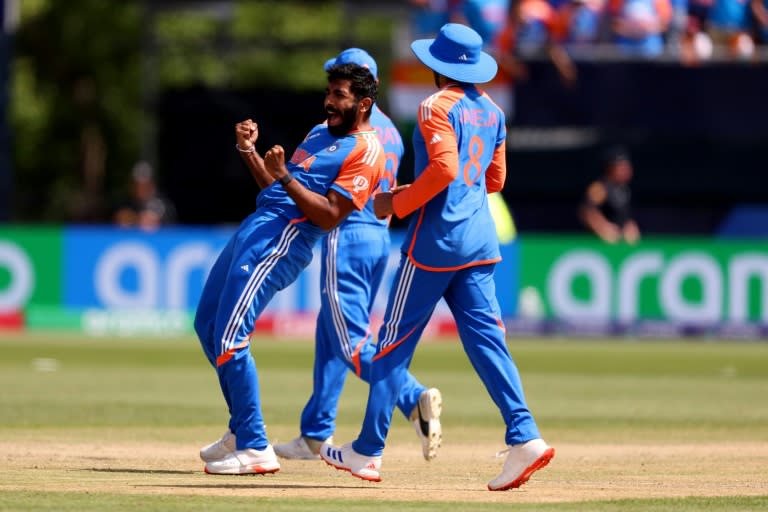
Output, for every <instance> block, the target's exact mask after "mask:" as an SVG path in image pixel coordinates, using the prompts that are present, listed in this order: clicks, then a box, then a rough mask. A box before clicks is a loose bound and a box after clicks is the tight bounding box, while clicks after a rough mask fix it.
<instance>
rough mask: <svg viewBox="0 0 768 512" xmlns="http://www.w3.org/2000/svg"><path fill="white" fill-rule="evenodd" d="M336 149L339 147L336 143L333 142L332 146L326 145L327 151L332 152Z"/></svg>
mask: <svg viewBox="0 0 768 512" xmlns="http://www.w3.org/2000/svg"><path fill="white" fill-rule="evenodd" d="M337 149H339V146H337V145H336V144H334V145H332V146H328V152H329V153H333V152H334V151H336V150H337Z"/></svg>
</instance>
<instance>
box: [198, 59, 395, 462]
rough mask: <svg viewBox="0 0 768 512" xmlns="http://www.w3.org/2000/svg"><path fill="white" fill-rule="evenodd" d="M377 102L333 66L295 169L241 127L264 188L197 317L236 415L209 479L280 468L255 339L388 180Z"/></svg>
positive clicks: (367, 75) (239, 135) (278, 150)
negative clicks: (335, 233)
mask: <svg viewBox="0 0 768 512" xmlns="http://www.w3.org/2000/svg"><path fill="white" fill-rule="evenodd" d="M376 95H377V84H376V81H375V79H374V77H373V75H372V74H371V72H370V71H369V70H367V69H365V68H363V67H361V66H357V65H354V64H344V65H340V66H333V67H331V68H330V69H329V70H328V88H327V90H326V94H325V110H326V113H327V116H328V117H327V121H326V123H323V124H320V125H317V126H315V127H314V128H313V129H312V130H311V131H310V132H309V134H308V135H307V136H306V138H305V139H304V141H303V142H302V143H301V144H300V145H299V147H298V148H297V149H296V151H295V152H294V153H293V156H292V157H291V158H290V161H288V162H286V161H285V154H284V150H283V148H282V147H281V146H274V147H273V148H272V149H270V150H269V151H268V152H267V153H266V155H265V156H264V158H263V159H262V158H261V156H259V154H258V153H257V152H256V148H255V146H254V143H255V142H256V140H257V138H258V127H257V125H256V124H255V123H254V122H253V121H251V120H250V119H248V120H246V121H243V122H242V123H238V124H237V125H236V126H235V135H236V139H237V149H238V150H239V151H240V152H241V153H243V154H245V155H246V156H247V157H248V161H249V166H248V167H249V169H250V170H251V173H252V174H253V177H254V179H255V180H256V182H257V183H258V184H259V186H260V187H261V189H262V190H261V192H260V193H259V196H258V198H257V200H256V211H255V212H254V213H252V214H251V215H250V216H248V217H247V218H246V219H245V220H244V221H243V222H242V224H240V226H239V228H238V229H237V231H236V232H235V234H234V235H233V236H232V238H231V239H230V240H229V242H228V243H227V245H226V246H225V247H224V249H223V250H222V252H221V254H220V255H219V257H218V259H217V260H216V262H215V263H214V265H213V268H212V269H211V271H210V274H209V276H208V279H207V281H206V283H205V286H204V288H203V292H202V295H201V297H200V302H199V304H198V308H197V314H196V316H195V330H196V332H197V335H198V337H199V338H200V343H201V345H202V348H203V351H204V352H205V355H206V356H207V357H208V360H209V361H210V363H211V364H212V365H213V366H214V368H215V369H216V373H217V375H218V378H219V384H220V386H221V391H222V393H223V395H224V400H225V401H226V403H227V407H228V409H229V412H230V418H229V428H228V430H227V431H226V432H225V433H224V435H223V436H222V438H221V439H219V440H218V441H216V442H214V443H211V444H210V445H208V446H206V447H204V448H203V449H202V450H200V457H201V458H202V459H203V460H204V461H205V462H206V465H205V471H206V472H207V473H213V474H247V473H274V472H275V471H278V470H279V469H280V463H279V462H278V460H277V456H276V455H275V452H274V450H273V448H272V445H271V444H270V443H269V440H268V438H267V434H266V429H265V426H264V420H263V418H262V412H261V403H260V398H259V384H258V379H257V373H256V364H255V362H254V360H253V357H252V355H251V352H250V350H249V344H250V336H251V333H252V332H253V330H254V325H255V323H256V319H257V318H258V316H259V314H260V313H261V312H262V310H263V309H264V307H265V306H266V305H267V303H268V302H269V301H270V299H271V298H272V297H273V296H274V294H275V293H276V292H278V291H279V290H282V289H283V288H285V287H286V286H288V285H289V284H291V283H292V282H293V281H294V280H295V279H296V278H297V277H298V275H299V273H300V272H301V271H302V270H303V269H304V268H305V267H306V266H307V265H308V264H309V262H310V260H311V259H312V247H313V245H314V244H315V242H316V241H317V240H318V239H319V238H320V237H321V236H323V235H324V234H325V233H326V232H327V231H328V230H330V229H333V228H334V227H336V226H337V225H338V224H340V223H341V222H342V221H343V220H344V219H345V218H346V217H347V216H348V215H349V214H350V212H352V210H353V209H357V210H360V209H362V208H364V207H365V205H366V204H367V203H368V199H369V197H370V195H371V193H372V192H373V190H374V189H375V188H376V186H377V184H378V182H379V179H380V178H381V176H382V174H383V173H384V152H383V151H382V147H381V143H380V142H379V140H378V137H377V136H376V132H375V131H374V130H373V128H372V127H371V124H370V115H371V111H372V108H373V105H374V103H375V101H376Z"/></svg>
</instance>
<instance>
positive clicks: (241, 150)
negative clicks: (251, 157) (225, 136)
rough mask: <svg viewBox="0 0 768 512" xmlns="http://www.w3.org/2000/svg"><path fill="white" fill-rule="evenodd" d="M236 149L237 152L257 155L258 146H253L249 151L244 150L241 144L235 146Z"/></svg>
mask: <svg viewBox="0 0 768 512" xmlns="http://www.w3.org/2000/svg"><path fill="white" fill-rule="evenodd" d="M235 148H237V150H238V151H239V152H241V153H255V152H256V146H251V147H250V148H248V149H243V148H241V147H240V145H239V144H235Z"/></svg>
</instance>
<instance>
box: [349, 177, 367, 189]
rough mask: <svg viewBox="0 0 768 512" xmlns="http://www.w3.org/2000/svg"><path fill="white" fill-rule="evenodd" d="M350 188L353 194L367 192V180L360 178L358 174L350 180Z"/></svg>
mask: <svg viewBox="0 0 768 512" xmlns="http://www.w3.org/2000/svg"><path fill="white" fill-rule="evenodd" d="M352 187H354V188H353V190H354V191H355V192H360V191H361V190H368V187H369V184H368V178H366V177H365V176H360V175H359V174H358V175H357V176H355V177H354V178H352Z"/></svg>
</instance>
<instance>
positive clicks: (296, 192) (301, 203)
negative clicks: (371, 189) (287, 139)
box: [264, 146, 354, 230]
mask: <svg viewBox="0 0 768 512" xmlns="http://www.w3.org/2000/svg"><path fill="white" fill-rule="evenodd" d="M264 164H265V166H266V168H267V171H268V172H269V174H270V175H271V176H272V178H274V179H276V180H278V181H279V182H280V183H281V184H282V186H283V187H285V191H286V192H288V195H289V196H291V199H293V200H294V202H295V203H296V206H298V207H299V210H301V211H302V213H304V215H306V216H307V218H308V219H309V220H310V221H311V222H312V223H313V224H316V225H317V226H319V227H321V228H323V229H325V230H331V229H333V228H335V227H336V226H337V225H339V224H340V223H341V221H343V220H344V219H345V218H346V217H347V215H349V214H350V213H351V212H352V209H353V208H354V204H353V203H352V201H351V200H350V199H347V198H346V197H344V196H342V195H341V194H339V193H338V192H336V191H334V190H330V191H328V195H325V196H323V195H321V194H318V193H317V192H313V191H311V190H309V189H308V188H306V187H305V186H304V185H302V184H301V183H299V182H298V181H296V180H295V179H293V176H292V175H291V173H290V172H288V169H287V168H286V167H285V150H284V149H283V148H282V146H274V147H273V148H272V149H270V150H269V151H267V153H266V154H265V155H264Z"/></svg>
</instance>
